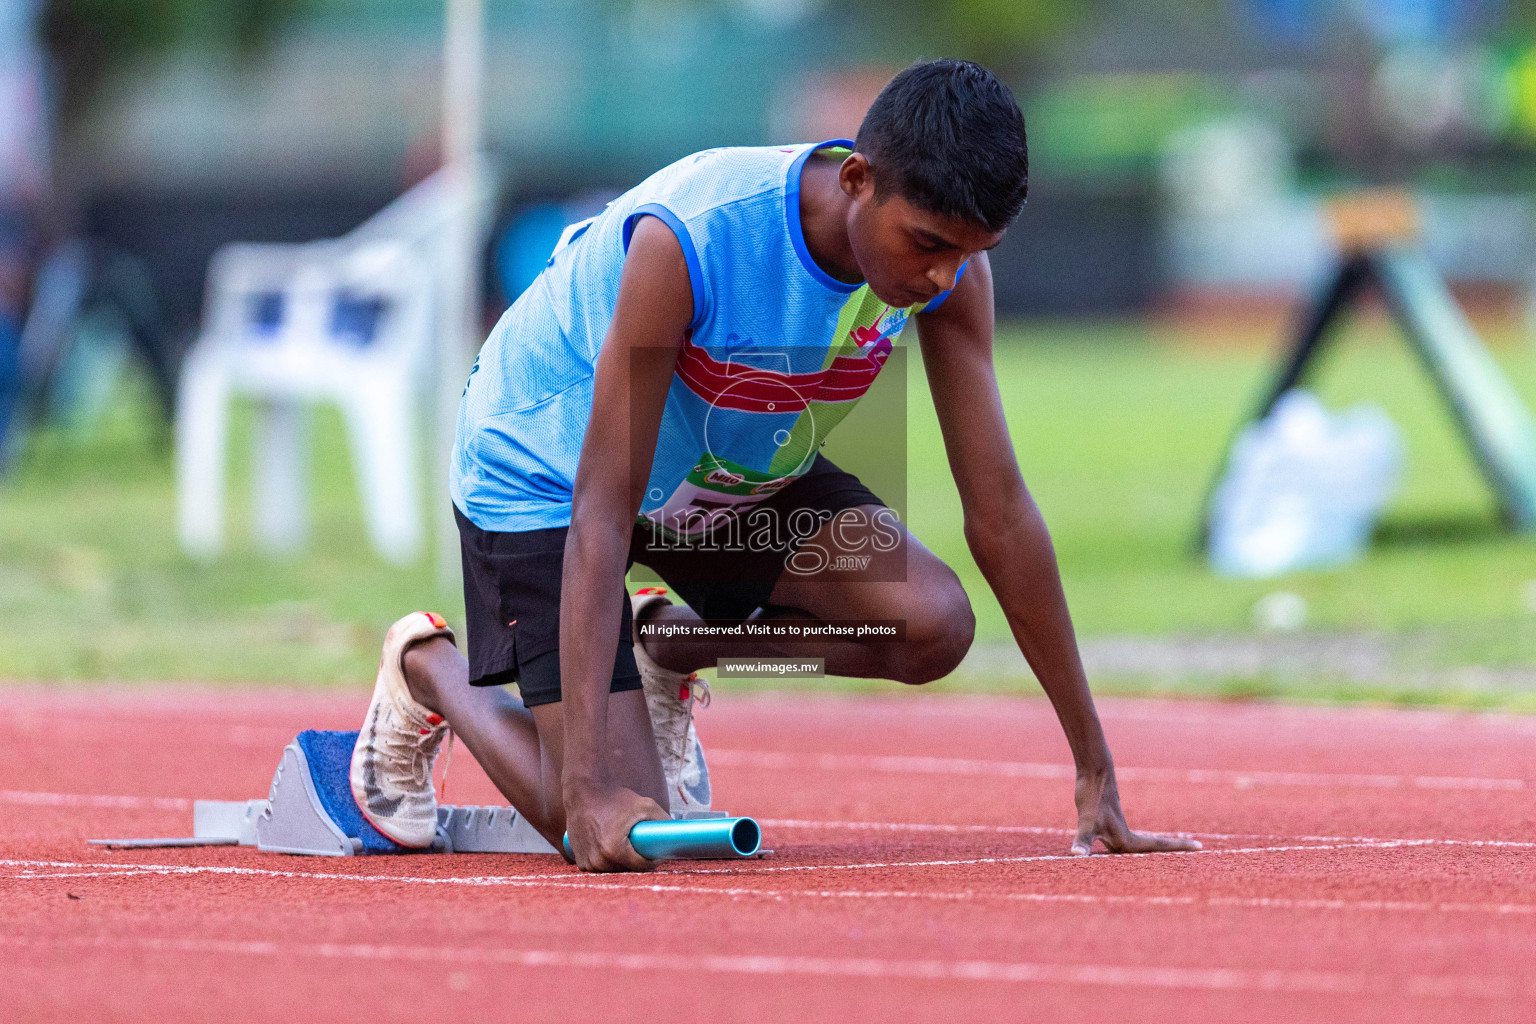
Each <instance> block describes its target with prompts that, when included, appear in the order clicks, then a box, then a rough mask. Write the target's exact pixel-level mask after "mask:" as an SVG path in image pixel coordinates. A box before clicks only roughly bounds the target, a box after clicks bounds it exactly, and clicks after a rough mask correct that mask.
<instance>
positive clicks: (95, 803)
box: [0, 789, 192, 811]
mask: <svg viewBox="0 0 1536 1024" xmlns="http://www.w3.org/2000/svg"><path fill="white" fill-rule="evenodd" d="M0 804H16V805H19V806H22V807H113V808H118V809H121V810H130V811H144V810H154V811H190V810H191V809H192V801H191V800H188V799H186V798H184V797H179V796H102V795H99V794H91V793H38V792H32V791H30V790H20V789H0Z"/></svg>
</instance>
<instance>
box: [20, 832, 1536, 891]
mask: <svg viewBox="0 0 1536 1024" xmlns="http://www.w3.org/2000/svg"><path fill="white" fill-rule="evenodd" d="M1530 845H1531V844H1528V843H1503V842H1499V841H1483V840H1459V839H1391V840H1376V841H1368V842H1349V843H1333V844H1321V845H1306V846H1301V845H1286V846H1254V847H1240V848H1233V849H1225V850H1222V849H1217V850H1196V851H1188V852H1184V851H1169V852H1167V853H1144V854H1134V853H1133V854H1119V855H1117V856H1118V857H1175V856H1177V857H1206V856H1213V857H1214V856H1232V855H1244V854H1262V853H1290V852H1327V851H1338V850H1382V849H1400V848H1405V847H1424V846H1469V847H1503V846H1517V847H1521V848H1525V847H1528V846H1530ZM1107 856H1108V855H1106V854H1099V855H1096V856H1094V857H1074V856H1072V855H1070V854H1034V855H1023V856H1017V857H967V858H954V859H947V860H923V861H880V862H866V863H859V864H786V865H776V866H769V867H749V868H693V869H689V868H681V867H677V868H673V869H671V870H668V871H665V872H663V873H664V874H665V875H668V876H670V877H674V878H679V877H689V876H701V875H724V876H729V877H737V878H747V877H752V876H757V875H768V874H779V873H783V872H789V871H800V872H805V871H873V870H885V869H897V868H925V867H968V866H975V865H981V864H1025V863H1038V862H1042V861H1074V862H1079V863H1099V862H1102V861H1103V860H1105V859H1106V857H1107ZM0 867H16V868H24V869H39V868H41V869H45V870H43V871H36V870H25V871H22V872H19V873H17V874H14V875H11V876H9V877H10V878H13V879H17V880H30V881H45V880H47V879H49V878H55V877H62V876H60V875H58V874H55V873H54V871H55V870H57V869H61V868H70V869H81V868H83V869H86V870H87V871H96V870H98V869H100V872H101V874H100V877H106V876H107V874H108V873H110V874H111V875H113V876H117V875H119V874H123V875H129V876H137V875H143V876H146V877H148V876H154V875H183V876H187V875H234V876H249V877H258V878H286V879H299V880H319V881H338V882H346V881H353V882H375V883H378V882H382V883H386V884H387V883H399V884H404V885H466V886H481V887H488V886H501V885H510V886H533V887H537V886H554V887H558V886H565V885H569V884H572V882H571V880H570V879H566V878H561V877H559V876H551V875H549V874H537V875H478V876H457V875H450V876H444V877H435V878H434V877H423V876H418V875H362V874H356V875H354V874H345V873H324V872H316V871H283V870H279V869H273V868H248V867H236V866H232V865H206V864H133V863H109V862H100V861H97V862H86V861H50V860H26V859H16V858H10V859H0ZM70 877H87V876H86V875H83V874H82V875H80V876H70ZM580 884H582V885H583V886H584V887H588V888H597V889H604V888H607V889H614V890H619V889H626V888H629V889H634V888H643V883H641V884H631V883H630V882H628V880H627V876H623V875H610V876H605V877H602V878H593V879H591V880H590V881H582V882H581V883H580Z"/></svg>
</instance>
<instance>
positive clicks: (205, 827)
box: [91, 729, 556, 857]
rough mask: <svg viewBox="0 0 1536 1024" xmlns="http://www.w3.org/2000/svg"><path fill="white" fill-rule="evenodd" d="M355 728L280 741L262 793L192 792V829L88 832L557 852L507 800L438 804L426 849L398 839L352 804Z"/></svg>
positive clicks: (147, 842) (290, 849)
mask: <svg viewBox="0 0 1536 1024" xmlns="http://www.w3.org/2000/svg"><path fill="white" fill-rule="evenodd" d="M356 743H357V731H356V730H353V731H352V732H335V731H330V730H320V729H306V730H304V731H303V732H301V733H299V734H298V735H297V736H295V737H294V739H293V742H292V743H290V744H288V745H287V746H286V747H284V748H283V757H282V760H281V761H279V762H278V765H277V772H276V773H275V774H274V775H273V776H272V788H271V790H270V791H269V792H268V794H267V798H266V799H265V800H234V801H230V800H198V801H196V802H195V803H194V804H193V807H192V837H191V838H185V839H92V840H91V842H92V843H95V844H97V845H101V846H110V847H114V848H135V847H137V848H143V847H157V846H235V845H239V846H254V847H256V848H257V849H258V850H267V851H270V852H272V853H296V854H305V855H309V856H319V857H354V856H360V855H363V854H390V853H395V854H398V853H549V854H554V853H556V851H555V848H554V847H553V846H551V845H549V843H548V841H546V840H545V838H544V837H543V836H541V835H539V833H538V832H537V831H536V830H535V829H534V827H533V826H532V825H530V824H529V823H528V821H527V819H525V818H524V817H523V816H522V815H520V814H518V813H517V811H516V810H515V809H514V808H511V807H475V806H451V805H444V806H439V807H438V809H437V840H436V842H434V843H433V844H432V847H431V849H430V850H415V849H411V848H409V847H405V846H401V845H400V844H399V843H396V842H395V841H394V840H392V839H390V838H389V837H388V836H385V835H384V834H383V833H381V832H380V831H379V830H378V829H376V828H374V827H373V825H371V824H369V822H368V819H366V818H364V817H363V814H362V812H361V811H359V810H358V809H357V803H356V801H355V800H353V799H352V785H351V782H350V770H351V763H352V747H353V746H354V745H355V744H356Z"/></svg>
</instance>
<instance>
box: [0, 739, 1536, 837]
mask: <svg viewBox="0 0 1536 1024" xmlns="http://www.w3.org/2000/svg"><path fill="white" fill-rule="evenodd" d="M710 757H711V758H713V757H714V755H713V754H711V755H710ZM193 802H194V801H192V800H191V799H189V798H186V797H145V796H110V795H103V794H94V793H45V792H36V791H30V790H15V789H5V790H0V804H14V805H19V806H24V807H90V808H106V809H116V810H135V811H139V810H157V811H189V810H191V809H192V804H193ZM757 821H758V823H759V824H761V825H762V826H763V827H765V828H786V829H811V830H822V829H824V830H842V831H866V832H929V833H937V834H945V835H964V834H995V835H1073V834H1075V833H1074V831H1073V830H1072V829H1066V828H1056V827H1051V826H1046V825H965V824H949V823H942V822H939V823H923V822H896V821H812V820H809V819H803V818H758V819H757ZM1152 831H1157V830H1152ZM1164 834H1167V835H1176V836H1184V837H1188V838H1193V839H1240V840H1254V839H1279V840H1286V841H1288V842H1293V843H1294V842H1316V843H1349V844H1354V843H1364V844H1380V843H1400V842H1413V843H1434V844H1456V845H1473V846H1507V847H1511V848H1515V849H1519V848H1536V842H1520V841H1516V840H1493V839H1490V840H1470V839H1433V838H1425V839H1418V838H1416V839H1402V838H1382V837H1378V836H1324V835H1299V836H1290V835H1277V834H1274V833H1262V832H1183V831H1178V832H1171V831H1170V832H1165V833H1164Z"/></svg>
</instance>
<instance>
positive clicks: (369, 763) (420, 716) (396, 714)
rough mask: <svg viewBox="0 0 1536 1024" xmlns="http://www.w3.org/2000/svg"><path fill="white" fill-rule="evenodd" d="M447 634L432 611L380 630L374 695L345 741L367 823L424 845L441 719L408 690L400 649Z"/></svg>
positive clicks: (444, 728)
mask: <svg viewBox="0 0 1536 1024" xmlns="http://www.w3.org/2000/svg"><path fill="white" fill-rule="evenodd" d="M434 636H446V637H447V638H448V639H449V640H452V639H453V630H451V629H449V628H448V623H447V622H445V621H444V620H443V617H442V616H441V615H438V614H436V613H435V612H412V613H411V614H409V615H407V616H406V617H405V618H403V619H401V620H400V621H399V622H397V623H395V624H394V625H393V626H390V627H389V632H388V633H386V634H385V635H384V653H383V656H382V657H381V658H380V659H379V678H378V681H377V682H375V683H374V686H373V702H372V703H371V704H369V705H368V717H367V718H366V719H364V720H363V728H362V731H361V732H359V733H358V735H357V745H356V746H355V747H353V748H352V771H351V777H352V798H353V799H354V800H356V801H357V809H358V810H360V811H362V812H363V817H365V818H367V819H368V821H369V822H371V823H372V825H373V827H374V828H376V829H378V830H379V831H380V832H382V833H384V834H385V835H386V836H388V837H389V838H390V839H393V840H394V841H395V842H397V843H399V844H400V845H401V846H408V847H411V848H413V849H425V848H427V847H429V846H431V845H432V841H433V840H434V839H435V838H436V837H437V793H436V791H435V790H434V789H433V788H432V763H433V761H435V760H436V759H437V749H438V747H440V746H441V745H442V742H443V737H444V736H446V735H447V733H448V723H447V722H446V721H445V720H444V719H443V717H442V716H441V715H438V714H434V713H433V712H431V711H430V710H428V709H427V708H425V707H423V706H422V705H420V704H418V703H417V702H416V700H415V699H414V698H412V697H411V691H410V688H409V687H408V686H406V683H405V667H404V665H403V664H402V659H403V658H404V656H405V649H406V648H407V647H409V646H410V645H411V644H414V643H418V642H420V641H422V640H425V639H427V638H429V637H434Z"/></svg>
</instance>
